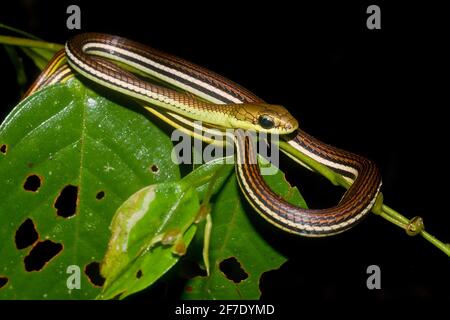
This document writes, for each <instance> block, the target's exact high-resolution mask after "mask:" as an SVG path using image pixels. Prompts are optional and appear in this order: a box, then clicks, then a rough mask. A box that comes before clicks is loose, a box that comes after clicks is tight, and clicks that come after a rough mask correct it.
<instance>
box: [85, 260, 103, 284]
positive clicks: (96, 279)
mask: <svg viewBox="0 0 450 320" xmlns="http://www.w3.org/2000/svg"><path fill="white" fill-rule="evenodd" d="M84 273H85V274H86V276H87V277H88V279H89V281H90V282H91V283H92V284H93V285H94V286H96V287H101V286H103V284H104V283H105V278H103V277H102V275H101V274H100V263H98V262H96V261H94V262H91V263H89V264H88V265H86V267H84Z"/></svg>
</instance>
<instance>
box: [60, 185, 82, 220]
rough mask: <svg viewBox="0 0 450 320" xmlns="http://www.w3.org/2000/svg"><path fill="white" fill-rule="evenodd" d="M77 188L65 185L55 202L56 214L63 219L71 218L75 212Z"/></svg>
mask: <svg viewBox="0 0 450 320" xmlns="http://www.w3.org/2000/svg"><path fill="white" fill-rule="evenodd" d="M77 200H78V187H76V186H72V185H70V184H69V185H67V186H65V187H64V189H62V190H61V192H60V194H59V196H58V197H57V198H56V201H55V208H56V214H57V215H58V216H61V217H63V218H69V217H71V216H73V215H74V214H75V213H76V211H77V202H78V201H77Z"/></svg>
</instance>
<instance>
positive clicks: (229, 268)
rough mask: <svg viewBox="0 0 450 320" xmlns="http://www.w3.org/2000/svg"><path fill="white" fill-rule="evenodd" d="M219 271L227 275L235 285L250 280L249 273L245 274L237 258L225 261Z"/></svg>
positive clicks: (220, 265)
mask: <svg viewBox="0 0 450 320" xmlns="http://www.w3.org/2000/svg"><path fill="white" fill-rule="evenodd" d="M219 269H220V270H221V271H222V272H223V273H224V274H225V276H226V277H227V279H229V280H232V281H233V282H234V283H239V282H241V281H242V280H245V279H247V278H248V274H247V272H245V270H244V269H243V268H242V266H241V264H240V263H239V261H237V260H236V258H235V257H231V258H228V259H225V260H223V261H222V262H221V263H220V264H219Z"/></svg>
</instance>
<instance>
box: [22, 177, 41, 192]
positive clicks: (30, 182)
mask: <svg viewBox="0 0 450 320" xmlns="http://www.w3.org/2000/svg"><path fill="white" fill-rule="evenodd" d="M40 187H41V177H39V176H38V175H36V174H31V175H29V176H28V177H27V179H26V180H25V183H24V184H23V188H24V189H25V190H26V191H31V192H36V191H38V189H39V188H40Z"/></svg>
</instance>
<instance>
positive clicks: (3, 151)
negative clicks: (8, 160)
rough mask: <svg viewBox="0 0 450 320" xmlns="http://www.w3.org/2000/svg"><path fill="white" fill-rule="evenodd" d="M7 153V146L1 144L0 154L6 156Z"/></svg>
mask: <svg viewBox="0 0 450 320" xmlns="http://www.w3.org/2000/svg"><path fill="white" fill-rule="evenodd" d="M7 151H8V146H7V145H6V144H2V145H1V146H0V152H1V153H3V154H6V152H7Z"/></svg>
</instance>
